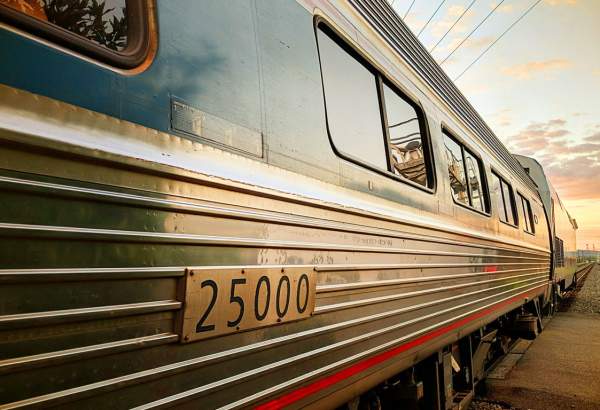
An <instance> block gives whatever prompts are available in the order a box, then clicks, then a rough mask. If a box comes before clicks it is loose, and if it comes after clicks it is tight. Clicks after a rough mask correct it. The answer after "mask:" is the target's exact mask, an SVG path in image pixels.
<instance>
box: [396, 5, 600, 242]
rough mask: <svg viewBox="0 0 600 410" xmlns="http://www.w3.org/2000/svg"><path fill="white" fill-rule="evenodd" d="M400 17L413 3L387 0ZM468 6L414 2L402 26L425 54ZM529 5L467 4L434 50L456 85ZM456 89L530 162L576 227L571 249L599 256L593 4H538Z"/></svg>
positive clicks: (598, 23) (599, 140)
mask: <svg viewBox="0 0 600 410" xmlns="http://www.w3.org/2000/svg"><path fill="white" fill-rule="evenodd" d="M389 2H390V3H391V4H392V6H393V7H394V9H395V10H396V11H397V12H398V14H399V15H400V16H404V15H405V14H406V12H407V10H408V9H409V7H410V5H411V3H413V1H412V0H389ZM471 2H472V0H446V1H444V2H442V0H416V1H414V4H413V6H412V7H411V8H410V11H409V12H408V15H407V16H406V19H405V21H406V23H407V24H408V26H409V27H410V28H411V29H412V31H413V32H414V33H415V34H417V33H419V32H420V31H421V30H422V29H423V27H424V25H425V24H426V22H427V20H428V19H429V18H430V17H431V16H432V15H433V13H434V12H435V10H436V8H438V6H439V5H440V4H442V6H441V7H440V9H439V11H438V12H437V14H436V15H435V16H434V17H433V19H432V20H431V21H430V22H429V24H428V25H427V26H426V27H425V29H424V30H423V31H422V33H421V36H420V37H419V38H420V40H421V41H422V42H423V44H424V45H425V46H426V48H427V49H428V50H431V49H432V48H433V47H434V45H435V44H436V43H437V42H438V41H439V40H440V39H441V38H442V36H443V35H444V33H446V31H447V30H448V29H449V28H450V27H451V26H452V24H453V23H454V22H455V21H456V20H457V19H458V17H459V16H460V15H461V14H463V13H464V12H465V10H467V8H468V6H469V5H470V4H471ZM536 2H537V0H504V1H500V0H498V1H495V2H491V1H486V0H475V2H474V3H473V4H472V6H471V8H470V9H468V10H467V11H466V13H465V14H464V15H463V17H462V19H461V20H460V21H459V22H458V23H457V24H456V25H455V26H454V28H453V29H452V30H451V31H450V33H449V34H448V35H447V36H446V38H445V39H444V40H443V41H442V42H441V43H439V45H438V46H437V47H436V48H435V49H434V50H433V53H432V55H433V56H434V58H436V60H438V62H441V61H442V60H444V59H445V58H446V57H447V56H448V54H450V53H451V52H452V50H453V49H455V48H456V47H457V46H458V45H459V44H460V43H461V42H462V41H463V40H464V39H465V37H466V36H467V35H468V34H469V33H470V32H471V31H472V30H473V29H475V27H476V26H477V24H479V23H480V22H481V21H482V20H483V19H484V18H485V17H486V15H488V14H489V13H490V12H491V11H492V10H493V9H494V8H496V10H495V11H494V12H493V13H492V14H491V15H490V17H489V18H488V19H487V20H486V21H485V22H484V23H483V24H482V25H481V26H480V27H479V28H478V29H477V30H476V31H475V32H474V33H473V34H472V35H471V37H470V38H469V39H468V40H467V41H465V42H464V43H463V44H462V45H460V47H458V48H457V49H456V51H455V52H454V54H453V55H452V56H451V57H450V58H449V59H447V60H446V61H445V62H444V63H443V65H442V67H443V68H444V69H445V70H446V72H447V73H448V75H449V76H450V78H452V79H455V78H456V77H457V76H459V75H460V74H461V73H462V72H463V70H465V68H467V67H468V66H469V64H471V63H472V62H473V61H474V60H475V59H476V58H477V57H478V56H479V55H481V53H482V52H483V51H484V50H486V48H487V47H488V46H490V45H491V44H492V43H493V42H494V41H495V40H496V39H497V38H498V37H499V36H500V35H501V34H502V33H503V32H504V31H505V30H506V29H508V28H509V27H510V26H511V24H513V23H514V22H515V21H516V20H517V19H519V17H520V16H522V15H523V14H524V13H525V11H526V10H527V9H529V7H531V6H532V5H534V4H535V3H536ZM456 84H457V85H458V87H459V88H460V89H461V91H462V92H463V93H464V94H465V95H466V96H467V98H468V99H469V101H470V102H471V103H472V104H473V105H474V106H475V108H476V109H477V110H478V111H479V113H480V114H481V115H482V116H483V118H484V119H485V120H486V121H487V123H488V124H489V125H490V126H491V127H492V129H493V130H494V132H495V133H496V134H497V135H498V136H499V137H500V139H501V140H502V141H503V142H504V143H505V144H506V145H507V146H508V148H509V149H510V150H511V152H514V153H518V154H523V155H528V156H532V157H534V158H536V159H537V160H538V161H539V162H540V163H541V164H542V165H543V166H544V168H545V170H546V174H547V175H548V176H549V177H550V180H551V181H552V184H553V185H554V187H555V188H556V190H557V191H558V193H559V195H560V197H561V199H562V200H563V203H564V204H565V205H566V206H567V209H568V210H569V212H570V213H571V216H573V217H575V218H576V219H577V222H578V224H579V231H578V235H577V245H578V246H577V247H578V248H579V249H586V246H588V247H589V249H592V247H593V246H595V249H600V1H599V0H541V1H540V2H539V3H538V4H537V5H536V6H535V7H534V8H533V9H532V10H531V11H530V12H529V13H528V14H527V15H525V17H523V18H522V20H521V21H519V22H518V23H517V24H516V25H515V26H514V27H513V28H512V29H510V30H509V31H508V32H507V33H506V34H505V35H504V36H503V37H502V38H501V39H500V40H499V41H498V42H497V43H496V44H494V45H493V46H492V47H491V48H490V49H489V51H487V52H486V53H485V54H483V56H482V57H481V58H480V60H479V61H477V62H476V63H475V64H474V65H473V66H472V67H471V68H470V69H468V70H467V71H466V72H465V73H464V74H463V75H462V76H461V77H460V78H459V79H458V80H456Z"/></svg>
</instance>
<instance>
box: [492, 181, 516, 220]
mask: <svg viewBox="0 0 600 410" xmlns="http://www.w3.org/2000/svg"><path fill="white" fill-rule="evenodd" d="M492 191H493V192H494V195H495V196H496V203H497V204H498V217H499V218H500V220H501V221H502V222H505V223H507V224H510V225H513V226H516V225H517V221H518V219H517V215H516V213H515V196H514V194H513V190H512V187H511V186H510V184H509V183H508V182H506V181H505V180H504V178H502V177H501V176H499V175H498V174H496V173H495V172H492Z"/></svg>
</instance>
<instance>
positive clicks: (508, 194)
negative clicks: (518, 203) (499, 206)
mask: <svg viewBox="0 0 600 410" xmlns="http://www.w3.org/2000/svg"><path fill="white" fill-rule="evenodd" d="M502 191H503V193H504V206H505V207H506V215H507V217H508V223H509V224H512V225H516V224H517V221H516V220H515V211H514V209H513V204H514V202H515V200H514V196H513V192H512V189H511V188H510V186H508V184H507V183H506V182H504V181H502Z"/></svg>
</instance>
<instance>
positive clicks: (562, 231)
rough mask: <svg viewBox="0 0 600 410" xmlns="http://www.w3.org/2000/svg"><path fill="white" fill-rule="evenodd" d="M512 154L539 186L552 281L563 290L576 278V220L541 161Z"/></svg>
mask: <svg viewBox="0 0 600 410" xmlns="http://www.w3.org/2000/svg"><path fill="white" fill-rule="evenodd" d="M515 157H516V158H517V159H518V160H519V162H520V163H521V165H523V168H524V169H525V170H527V172H528V173H529V174H530V175H531V178H532V179H533V180H534V181H535V183H536V185H537V186H538V191H539V193H540V198H541V199H542V202H543V204H544V208H545V209H546V212H547V214H548V215H547V217H548V220H549V221H550V224H549V225H550V237H551V238H553V240H552V244H551V245H552V255H553V265H554V269H553V271H554V275H553V280H554V281H555V283H556V285H557V286H558V287H559V289H560V291H561V292H562V291H564V290H565V289H568V288H569V287H571V286H572V285H573V283H574V282H576V281H577V277H576V272H577V241H576V236H577V232H576V231H577V222H576V221H575V219H574V218H571V215H569V212H568V211H567V209H566V208H565V206H564V205H563V203H562V201H561V200H560V197H559V196H558V193H557V192H556V190H555V189H554V187H553V186H552V183H551V182H550V180H549V179H548V177H547V176H546V174H545V172H544V169H543V168H542V166H541V165H540V163H539V162H537V161H536V160H535V159H533V158H529V157H525V156H523V155H515Z"/></svg>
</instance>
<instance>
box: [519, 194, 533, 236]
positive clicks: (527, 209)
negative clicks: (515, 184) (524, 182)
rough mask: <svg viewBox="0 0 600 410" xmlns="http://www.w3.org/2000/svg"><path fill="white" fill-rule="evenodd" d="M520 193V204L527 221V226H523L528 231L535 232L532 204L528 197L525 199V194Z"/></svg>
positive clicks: (524, 218) (524, 219)
mask: <svg viewBox="0 0 600 410" xmlns="http://www.w3.org/2000/svg"><path fill="white" fill-rule="evenodd" d="M518 195H519V206H520V208H521V212H523V221H525V223H524V224H525V226H524V227H523V228H524V229H525V231H526V232H529V233H535V228H534V227H533V214H532V212H531V204H530V203H529V200H528V199H525V198H524V197H523V195H521V194H518Z"/></svg>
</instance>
